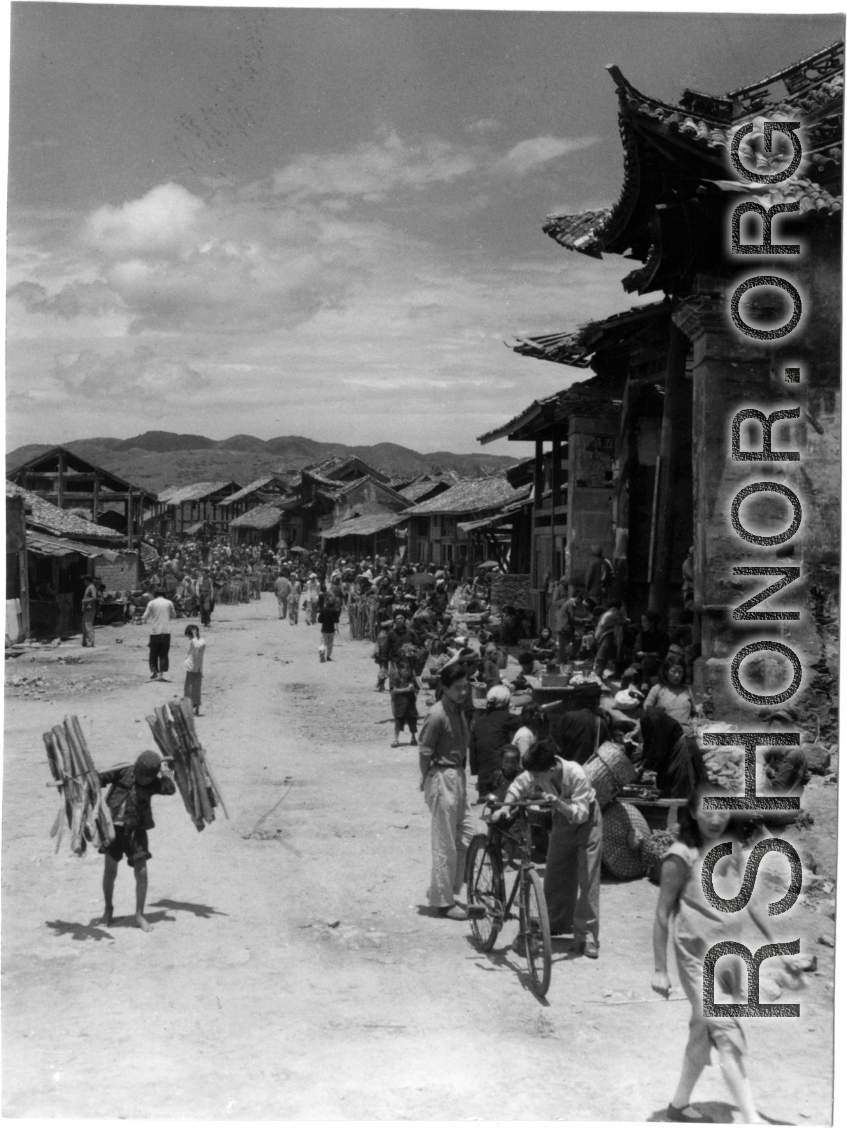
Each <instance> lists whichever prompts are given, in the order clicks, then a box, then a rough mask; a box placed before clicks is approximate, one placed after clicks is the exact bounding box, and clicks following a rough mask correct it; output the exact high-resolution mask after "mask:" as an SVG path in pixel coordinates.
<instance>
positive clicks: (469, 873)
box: [465, 835, 503, 953]
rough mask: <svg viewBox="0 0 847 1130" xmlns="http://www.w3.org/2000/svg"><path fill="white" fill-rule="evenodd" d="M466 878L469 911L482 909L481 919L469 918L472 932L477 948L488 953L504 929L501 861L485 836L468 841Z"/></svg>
mask: <svg viewBox="0 0 847 1130" xmlns="http://www.w3.org/2000/svg"><path fill="white" fill-rule="evenodd" d="M465 876H466V879H467V884H468V908H470V907H472V906H481V907H482V908H483V909H484V911H485V917H484V918H471V933H472V934H473V937H474V941H475V942H476V943H477V945H478V946H479V947H480V949H482V950H483V951H484V952H486V953H487V952H488V950H490V949H491V947H492V946H493V945H494V943H495V942H496V941H497V935H498V934H499V933H500V930H501V928H502V926H503V875H502V873H501V871H500V860H499V859H498V857H497V854H496V853H495V852H494V851H492V849H491V845H490V844H489V842H488V837H487V836H481V835H480V836H474V838H473V839H472V840H471V842H470V846H469V847H468V861H467V865H466V870H465Z"/></svg>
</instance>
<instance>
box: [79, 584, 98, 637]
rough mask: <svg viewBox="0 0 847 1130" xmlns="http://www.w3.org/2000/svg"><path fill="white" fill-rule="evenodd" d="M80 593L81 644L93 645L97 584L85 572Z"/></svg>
mask: <svg viewBox="0 0 847 1130" xmlns="http://www.w3.org/2000/svg"><path fill="white" fill-rule="evenodd" d="M82 579H83V580H84V581H85V592H84V593H83V594H82V646H83V647H94V617H95V615H96V614H97V584H96V582H95V580H94V578H93V577H90V576H89V575H88V574H87V573H86V575H85V576H84V577H83V578H82Z"/></svg>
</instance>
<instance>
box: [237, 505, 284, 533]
mask: <svg viewBox="0 0 847 1130" xmlns="http://www.w3.org/2000/svg"><path fill="white" fill-rule="evenodd" d="M281 521H282V511H281V510H280V508H279V507H278V506H271V505H269V504H268V503H263V504H262V505H261V506H254V507H253V509H252V510H248V511H247V513H246V514H242V515H241V516H240V517H238V518H233V520H232V521H231V522H230V524H229V528H230V529H231V530H232V529H235V528H236V527H239V528H241V527H243V528H244V529H247V530H270V529H273V527H274V526H278V525H279V523H280V522H281Z"/></svg>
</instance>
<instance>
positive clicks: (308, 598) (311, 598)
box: [303, 573, 321, 624]
mask: <svg viewBox="0 0 847 1130" xmlns="http://www.w3.org/2000/svg"><path fill="white" fill-rule="evenodd" d="M320 595H321V586H320V582H319V581H318V575H317V573H310V574H309V579H308V581H307V582H306V587H305V589H304V590H303V597H304V599H303V608H304V609H305V610H306V611H307V612H308V613H309V619H308V620H307V623H308V624H317V622H318V600H319V599H320Z"/></svg>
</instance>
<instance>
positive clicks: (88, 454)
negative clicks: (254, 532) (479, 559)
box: [6, 432, 516, 491]
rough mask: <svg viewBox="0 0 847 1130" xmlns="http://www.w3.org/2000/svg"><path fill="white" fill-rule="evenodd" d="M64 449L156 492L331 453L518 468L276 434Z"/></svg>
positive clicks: (392, 462) (416, 468)
mask: <svg viewBox="0 0 847 1130" xmlns="http://www.w3.org/2000/svg"><path fill="white" fill-rule="evenodd" d="M49 446H50V445H49V444H29V445H27V446H26V447H19V448H17V450H16V451H12V452H10V454H9V455H7V456H6V467H7V469H11V468H13V467H16V466H18V464H20V463H23V462H25V461H26V460H27V459H31V458H33V457H34V456H36V455H38V454H39V452H41V451H47V450H48V449H49ZM64 446H65V447H67V448H69V449H70V450H71V451H76V452H77V453H78V454H79V455H81V456H83V457H84V458H86V459H90V460H91V462H93V463H97V464H98V465H99V466H101V467H104V468H105V469H106V470H110V471H114V472H115V474H117V475H121V476H122V477H124V478H126V479H129V480H130V481H131V482H134V483H137V484H138V485H139V486H142V487H147V488H148V489H149V490H153V491H159V490H163V489H164V488H165V487H168V486H183V485H185V484H187V483H192V482H202V481H206V480H217V479H234V480H235V481H236V482H238V483H241V484H242V485H246V484H247V483H249V482H252V481H253V480H254V479H258V478H260V477H261V476H262V475H267V474H270V473H271V472H273V471H278V470H283V469H285V468H299V467H303V466H305V465H306V464H307V463H315V462H317V461H318V460H320V459H326V458H328V457H329V456H330V455H358V456H359V458H360V459H364V460H365V462H366V463H369V464H370V465H371V466H372V467H375V468H377V470H380V471H382V472H384V473H385V474H387V475H390V476H394V475H409V476H410V477H412V476H414V475H419V474H422V473H423V472H425V471H430V470H432V469H433V468H438V469H439V470H441V471H455V472H456V473H457V474H458V475H460V476H462V477H467V478H472V477H474V476H476V475H482V474H486V473H491V472H492V471H498V470H502V469H503V468H505V467H509V466H511V465H512V464H513V463H515V462H516V459H512V458H510V457H509V456H504V455H489V454H487V453H484V452H473V453H471V454H457V453H456V452H451V451H432V452H428V453H426V454H423V453H421V452H419V451H413V450H412V449H411V448H409V447H401V446H400V445H399V444H396V443H378V444H374V445H372V446H361V447H351V446H349V445H347V444H343V443H322V442H321V441H320V440H314V439H308V438H306V437H305V436H277V437H276V438H274V439H268V440H262V439H259V438H258V437H257V436H249V435H235V436H230V438H229V439H221V440H214V439H208V438H207V437H206V436H200V435H190V434H188V435H180V434H177V433H176V432H145V433H144V434H143V435H137V436H132V437H131V438H129V439H115V438H113V437H110V436H98V437H95V438H93V439H80V440H72V441H70V442H67V443H65V444H64Z"/></svg>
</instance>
